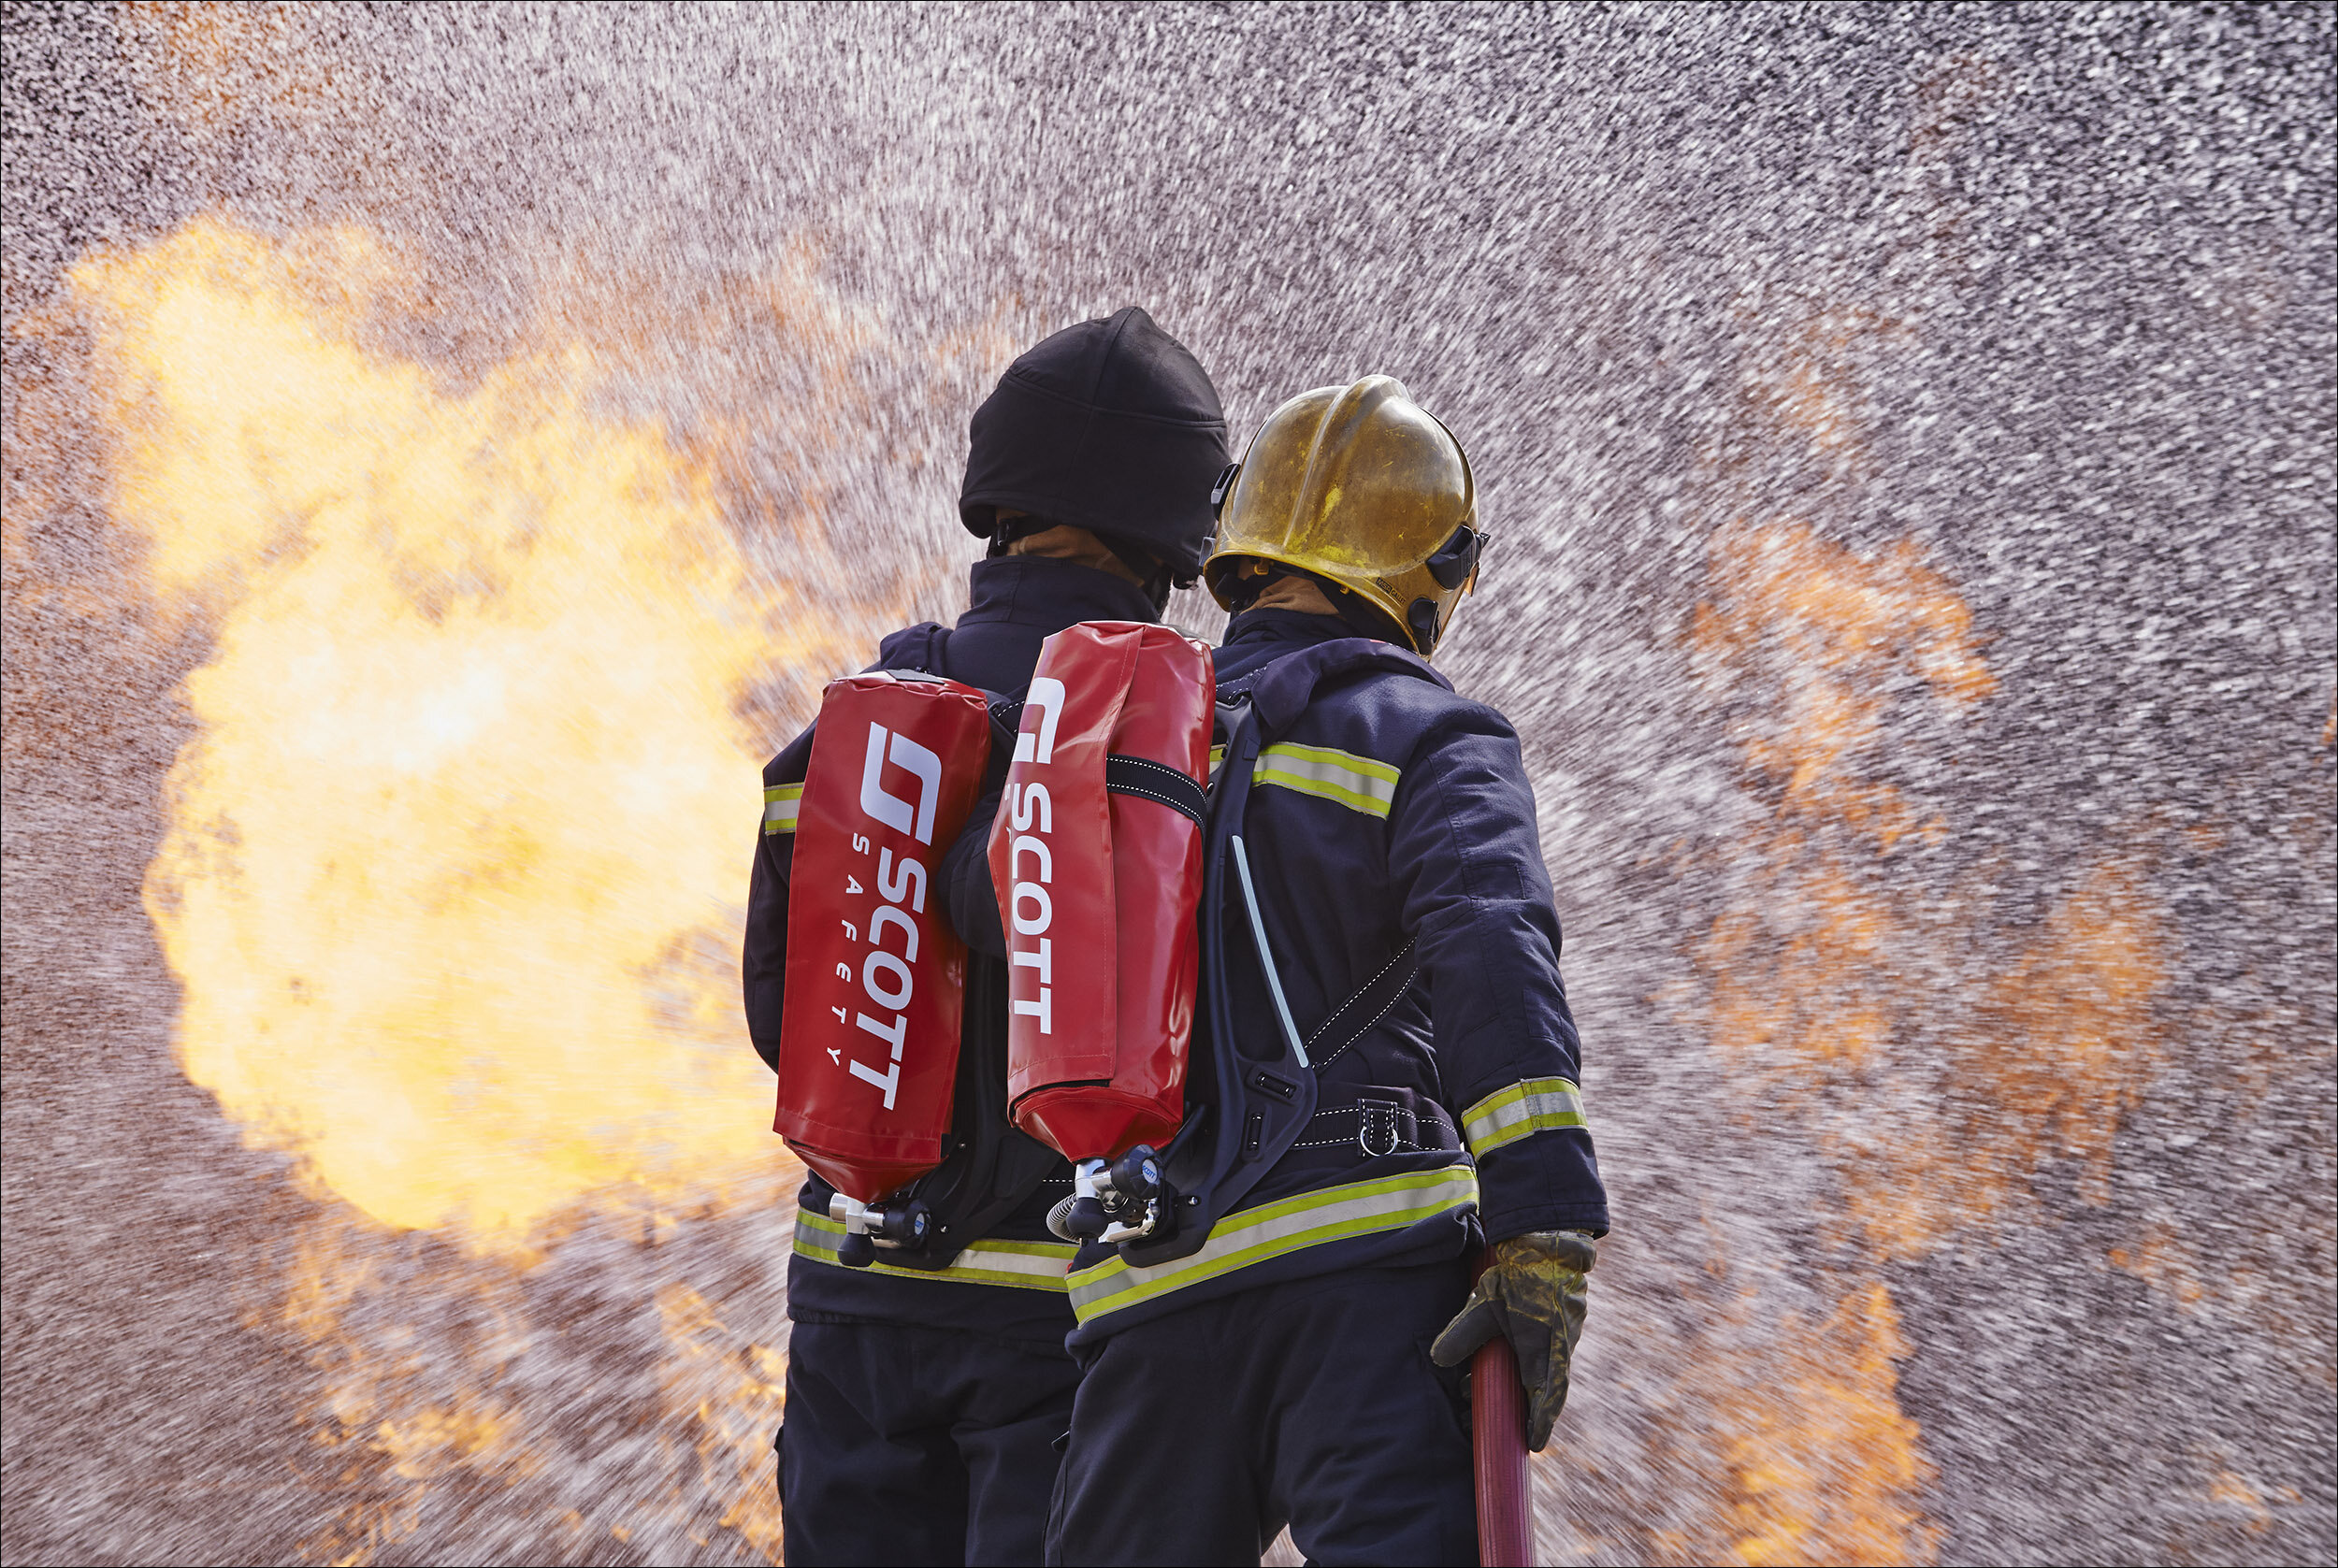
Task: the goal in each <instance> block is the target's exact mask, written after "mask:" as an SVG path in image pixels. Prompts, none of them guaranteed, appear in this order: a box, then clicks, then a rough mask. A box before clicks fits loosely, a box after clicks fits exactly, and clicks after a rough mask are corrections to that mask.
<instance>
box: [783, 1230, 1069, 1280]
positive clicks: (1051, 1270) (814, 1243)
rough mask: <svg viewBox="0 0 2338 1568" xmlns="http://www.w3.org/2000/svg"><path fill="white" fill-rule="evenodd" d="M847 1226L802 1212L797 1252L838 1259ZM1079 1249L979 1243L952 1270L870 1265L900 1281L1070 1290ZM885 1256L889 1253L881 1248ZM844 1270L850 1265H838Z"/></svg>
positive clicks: (875, 1271)
mask: <svg viewBox="0 0 2338 1568" xmlns="http://www.w3.org/2000/svg"><path fill="white" fill-rule="evenodd" d="M842 1240H844V1227H843V1226H842V1225H839V1224H837V1223H836V1221H834V1220H832V1219H830V1218H829V1217H828V1216H826V1215H821V1214H807V1213H806V1212H804V1211H803V1210H801V1209H798V1210H797V1211H796V1253H797V1255H798V1256H799V1257H802V1258H809V1259H813V1260H814V1261H815V1262H820V1263H836V1244H837V1243H838V1242H840V1241H842ZM1074 1250H1075V1249H1074V1248H1073V1247H1072V1246H1070V1245H1069V1244H1065V1243H1062V1242H1003V1241H999V1240H997V1239H996V1238H993V1239H990V1240H988V1241H980V1242H976V1243H975V1244H974V1245H972V1246H970V1247H968V1248H967V1249H966V1250H965V1251H963V1252H961V1253H960V1254H959V1255H958V1261H957V1262H955V1263H952V1264H951V1265H950V1266H949V1267H948V1268H946V1269H903V1268H899V1267H897V1266H895V1265H894V1264H891V1263H885V1262H877V1263H872V1264H870V1265H869V1270H868V1272H869V1273H873V1274H891V1275H893V1276H894V1277H895V1278H897V1279H954V1280H957V1281H958V1282H959V1283H960V1284H961V1285H1009V1286H1013V1287H1016V1288H1017V1289H1022V1290H1052V1291H1055V1292H1056V1293H1058V1294H1059V1295H1060V1294H1061V1293H1062V1291H1063V1290H1064V1288H1065V1286H1064V1277H1063V1276H1064V1273H1065V1271H1067V1270H1069V1269H1070V1268H1071V1266H1072V1253H1073V1251H1074ZM877 1256H878V1257H879V1258H880V1259H882V1258H883V1257H884V1256H885V1254H884V1253H882V1252H879V1253H878V1254H877ZM836 1266H837V1267H838V1268H842V1267H844V1265H843V1264H841V1263H837V1265H836Z"/></svg>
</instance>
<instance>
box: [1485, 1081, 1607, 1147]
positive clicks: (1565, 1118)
mask: <svg viewBox="0 0 2338 1568" xmlns="http://www.w3.org/2000/svg"><path fill="white" fill-rule="evenodd" d="M1590 1125H1591V1124H1590V1123H1589V1122H1587V1121H1585V1120H1584V1119H1583V1091H1582V1090H1580V1089H1579V1088H1577V1087H1576V1086H1574V1085H1573V1084H1571V1083H1569V1082H1568V1081H1567V1080H1566V1079H1565V1078H1529V1079H1527V1080H1526V1081H1525V1082H1524V1083H1523V1084H1512V1085H1511V1086H1509V1087H1508V1088H1506V1089H1500V1090H1497V1091H1495V1092H1494V1093H1493V1094H1490V1095H1488V1096H1486V1097H1485V1098H1484V1099H1483V1100H1479V1101H1478V1103H1477V1104H1475V1105H1472V1106H1471V1107H1470V1108H1469V1109H1468V1110H1466V1111H1464V1112H1463V1113H1462V1137H1463V1138H1464V1139H1465V1141H1466V1142H1467V1143H1468V1144H1469V1153H1470V1156H1471V1158H1476V1159H1483V1158H1485V1157H1486V1154H1487V1151H1489V1150H1492V1149H1498V1148H1500V1147H1501V1146H1502V1145H1503V1144H1515V1143H1517V1142H1518V1141H1519V1140H1520V1139H1521V1138H1523V1137H1525V1136H1526V1135H1527V1134H1529V1133H1533V1132H1541V1131H1544V1130H1547V1129H1551V1128H1556V1127H1589V1126H1590Z"/></svg>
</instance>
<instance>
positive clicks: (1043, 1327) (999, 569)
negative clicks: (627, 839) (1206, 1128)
mask: <svg viewBox="0 0 2338 1568" xmlns="http://www.w3.org/2000/svg"><path fill="white" fill-rule="evenodd" d="M971 434H972V451H971V452H970V453H969V455H968V458H967V465H966V481H965V485H964V488H963V490H962V491H961V493H960V500H959V512H960V517H961V519H962V520H963V521H964V523H965V525H966V527H967V530H968V531H969V532H971V533H973V534H974V535H975V536H977V537H978V538H981V539H986V540H988V543H989V548H988V551H987V553H986V554H985V557H984V558H983V559H982V560H979V561H977V562H975V563H974V573H973V584H972V595H971V602H970V603H969V606H968V608H967V610H966V611H965V613H963V614H962V615H960V617H959V619H958V624H957V625H956V626H954V627H944V626H939V625H935V624H931V623H929V624H927V625H924V626H911V627H908V628H906V629H904V630H902V631H898V632H895V633H894V634H892V635H891V636H889V637H888V638H886V639H885V640H884V641H883V643H882V644H881V649H880V653H879V656H878V659H877V662H876V664H875V665H874V666H873V668H875V669H903V670H906V669H920V670H926V671H929V672H931V673H934V674H939V675H945V676H948V677H949V678H951V679H953V680H956V681H960V682H963V683H966V684H968V685H971V686H975V687H979V688H981V689H983V690H985V691H987V692H989V693H991V694H993V695H994V696H996V697H999V698H1006V699H1010V700H1012V699H1019V698H1021V696H1022V694H1023V690H1024V688H1025V687H1026V686H1027V685H1028V684H1029V683H1030V681H1031V676H1032V668H1033V667H1034V666H1035V665H1036V664H1037V662H1038V658H1039V649H1040V644H1041V642H1042V641H1044V640H1046V638H1047V637H1048V636H1050V635H1051V634H1053V633H1055V632H1058V631H1061V630H1062V629H1063V628H1064V627H1066V626H1073V625H1075V624H1076V623H1078V622H1081V621H1092V620H1114V621H1152V620H1157V619H1159V617H1160V613H1161V611H1162V607H1163V605H1164V604H1165V603H1166V602H1167V599H1168V596H1169V590H1170V588H1171V587H1172V586H1173V585H1175V584H1179V583H1191V581H1193V579H1194V578H1195V577H1196V576H1197V575H1198V573H1199V572H1200V570H1201V566H1202V560H1203V555H1204V554H1205V551H1206V549H1207V547H1208V543H1209V539H1210V534H1211V531H1212V528H1213V519H1212V516H1211V504H1210V486H1211V482H1212V481H1213V480H1214V479H1215V478H1216V477H1217V475H1218V473H1219V472H1220V469H1221V468H1224V467H1225V465H1226V463H1227V460H1228V453H1227V447H1226V424H1225V417H1224V415H1223V413H1222V412H1221V411H1220V408H1219V403H1218V395H1217V392H1216V390H1215V389H1214V388H1213V387H1212V386H1211V385H1210V381H1209V377H1208V376H1207V375H1206V374H1205V373H1204V371H1203V369H1202V367H1201V366H1200V365H1199V364H1198V363H1197V362H1196V361H1195V360H1194V358H1193V356H1192V355H1191V353H1189V352H1187V351H1186V349H1185V348H1184V347H1183V345H1181V344H1179V343H1178V342H1177V341H1176V339H1175V338H1171V337H1170V336H1169V335H1168V334H1167V333H1164V332H1163V331H1162V330H1161V328H1160V327H1158V326H1157V325H1155V324H1154V323H1153V321H1152V318H1151V317H1149V316H1147V314H1146V313H1145V312H1144V311H1143V310H1141V309H1136V308H1134V307H1133V306H1132V307H1130V308H1128V309H1123V310H1120V311H1119V312H1118V313H1117V314H1115V315H1113V316H1111V317H1109V318H1107V319H1104V320H1101V321H1089V322H1082V323H1080V324H1077V325H1075V326H1072V327H1068V328H1066V329H1064V330H1063V331H1061V332H1059V333H1057V334H1055V335H1054V336H1053V337H1051V338H1047V339H1046V341H1044V342H1042V343H1040V344H1039V345H1038V346H1037V347H1035V348H1033V349H1032V350H1031V351H1030V352H1027V353H1025V354H1024V355H1023V356H1022V357H1021V358H1020V359H1017V361H1016V362H1015V363H1014V364H1013V365H1012V366H1010V367H1008V369H1007V371H1006V374H1005V375H1004V376H1003V377H1002V378H1001V379H1000V381H999V384H998V387H997V389H996V390H995V391H994V392H992V394H991V395H990V396H989V399H988V400H986V401H985V402H984V403H983V405H982V406H981V408H979V409H978V410H975V413H974V422H973V425H972V431H971ZM811 753H812V733H811V731H810V730H806V731H805V732H804V733H803V734H802V735H801V736H799V737H797V738H796V739H795V740H794V741H791V742H790V743H789V744H788V745H787V747H786V748H785V749H784V750H782V751H781V752H780V754H779V755H777V756H775V757H773V758H772V761H771V763H770V765H769V766H768V767H766V768H765V769H764V770H763V784H764V798H765V801H766V809H765V813H764V820H763V824H762V832H761V835H760V837H759V839H758V845H757V850H756V856H755V870H754V876H753V883H752V890H751V892H750V895H749V900H748V911H747V928H746V941H745V950H744V958H743V977H744V984H745V995H746V1013H747V1023H748V1029H749V1032H750V1034H751V1035H752V1037H753V1039H754V1043H755V1048H756V1050H757V1052H758V1054H759V1055H760V1056H761V1057H763V1060H764V1062H765V1063H766V1064H767V1065H775V1064H776V1062H777V1059H778V1051H779V1027H780V1015H781V998H782V986H783V983H784V979H785V974H786V968H787V893H788V873H789V867H790V863H791V857H792V853H793V849H794V842H795V841H794V834H793V826H794V819H793V814H792V810H791V807H792V803H793V799H794V798H795V796H796V795H798V794H800V793H801V784H802V782H803V779H804V774H805V770H806V767H807V764H808V763H809V761H810V757H811ZM1002 760H1003V759H1002ZM995 809H996V797H995V794H994V795H993V796H992V797H991V798H989V800H986V801H985V802H982V803H980V804H978V805H977V806H976V808H975V815H974V822H973V824H972V825H971V827H972V829H973V830H971V831H970V832H969V833H968V834H967V835H966V839H965V841H964V843H965V844H967V845H971V846H974V849H975V850H976V851H978V847H979V843H980V840H981V837H982V834H981V831H980V829H982V828H983V827H987V826H988V823H989V816H990V814H991V813H992V812H993V811H995ZM939 880H940V882H941V884H942V885H943V887H944V888H945V889H946V890H948V891H949V893H950V895H951V896H950V898H949V902H950V904H951V906H952V908H953V909H954V910H957V909H960V908H969V907H971V908H974V909H978V910H980V911H981V912H982V913H985V914H987V916H988V918H989V920H990V921H991V922H992V923H993V924H995V922H996V919H997V915H996V913H995V904H994V902H993V901H992V899H991V898H990V896H989V873H988V871H987V870H986V869H985V868H984V866H983V865H982V863H981V859H980V856H979V854H978V852H977V853H961V854H958V855H955V856H953V857H952V858H951V860H950V861H948V862H946V863H945V866H944V868H943V870H942V875H941V877H940V879H939ZM960 883H962V884H964V885H965V886H966V893H967V895H969V896H970V897H969V896H960V893H959V891H958V885H959V884H960ZM1006 997H1007V980H1006V967H1005V965H1004V963H1003V962H1002V961H1000V960H999V959H997V958H995V957H987V956H985V954H983V953H982V952H975V953H973V954H970V955H969V958H968V965H967V977H966V1003H965V1018H964V1032H963V1037H962V1040H963V1043H962V1045H961V1048H960V1066H959V1081H958V1089H957V1097H956V1102H955V1112H954V1125H953V1131H952V1138H951V1144H952V1145H954V1149H953V1152H952V1153H951V1154H950V1155H949V1157H948V1158H947V1159H946V1160H945V1163H944V1164H943V1166H942V1167H941V1168H940V1169H939V1170H937V1171H935V1172H933V1173H932V1174H931V1175H930V1176H927V1177H925V1178H923V1179H922V1180H921V1181H920V1182H919V1183H918V1184H917V1187H916V1188H915V1189H914V1190H915V1192H916V1195H917V1196H919V1197H920V1198H921V1199H922V1200H923V1201H927V1202H928V1203H930V1204H931V1207H932V1209H933V1211H934V1213H935V1216H936V1219H937V1224H936V1234H937V1237H938V1239H937V1240H935V1241H934V1242H932V1243H931V1244H929V1245H928V1246H927V1247H925V1248H924V1249H923V1250H921V1251H918V1252H910V1251H907V1250H899V1251H896V1250H888V1251H886V1252H885V1253H883V1254H881V1255H880V1258H881V1260H879V1261H876V1262H873V1263H869V1262H865V1261H862V1259H865V1258H866V1257H867V1250H866V1244H865V1242H864V1241H862V1239H861V1238H854V1239H853V1240H854V1242H859V1243H861V1246H862V1250H861V1251H859V1253H856V1252H855V1251H854V1249H853V1245H852V1244H851V1243H848V1242H847V1241H846V1238H845V1234H844V1227H842V1226H840V1225H838V1224H837V1223H836V1222H835V1221H834V1220H833V1219H831V1218H830V1198H831V1197H832V1194H831V1193H830V1191H829V1190H828V1188H827V1187H825V1186H824V1185H823V1184H822V1183H821V1182H819V1181H818V1180H817V1179H816V1178H815V1179H813V1180H811V1181H809V1182H807V1183H806V1185H805V1187H804V1189H803V1191H802V1193H801V1195H800V1197H799V1200H798V1218H797V1222H796V1239H795V1252H794V1257H793V1258H792V1259H791V1260H790V1261H789V1264H788V1269H787V1311H788V1316H789V1317H790V1318H792V1319H793V1320H794V1325H795V1326H794V1329H793V1331H792V1335H791V1338H790V1341H789V1345H788V1358H787V1413H786V1424H785V1425H784V1426H783V1427H782V1428H781V1430H780V1436H779V1439H778V1441H777V1443H776V1445H775V1446H776V1447H777V1448H778V1450H779V1488H780V1499H781V1506H782V1510H783V1517H784V1519H785V1525H786V1532H787V1535H786V1555H787V1561H789V1562H790V1563H800V1564H811V1563H846V1562H868V1563H908V1562H968V1563H980V1562H1036V1561H1039V1558H1040V1553H1041V1549H1042V1541H1043V1538H1044V1535H1045V1532H1046V1513H1047V1501H1048V1495H1049V1492H1050V1490H1051V1489H1052V1488H1053V1486H1054V1483H1055V1476H1056V1468H1057V1463H1058V1456H1057V1452H1056V1449H1055V1446H1054V1445H1055V1442H1056V1440H1057V1439H1058V1438H1059V1437H1060V1436H1061V1434H1062V1432H1063V1431H1064V1430H1065V1428H1066V1427H1067V1426H1068V1425H1069V1424H1070V1418H1071V1409H1072V1393H1073V1387H1074V1385H1075V1382H1076V1381H1077V1377H1078V1373H1077V1370H1076V1368H1075V1365H1074V1363H1073V1361H1072V1359H1071V1358H1070V1357H1069V1356H1068V1355H1066V1354H1065V1352H1064V1349H1063V1340H1064V1336H1065V1335H1066V1334H1067V1333H1068V1332H1069V1331H1071V1329H1072V1327H1073V1317H1072V1311H1071V1308H1070V1305H1069V1303H1068V1301H1067V1297H1066V1286H1065V1281H1064V1271H1065V1268H1066V1266H1067V1265H1068V1264H1069V1262H1070V1260H1071V1258H1072V1248H1071V1247H1070V1246H1068V1245H1065V1244H1062V1243H1061V1242H1059V1241H1058V1240H1057V1239H1056V1238H1055V1237H1054V1236H1053V1235H1051V1234H1050V1233H1049V1232H1048V1230H1047V1228H1046V1214H1047V1210H1048V1208H1049V1206H1050V1205H1051V1204H1052V1203H1053V1202H1054V1201H1055V1200H1056V1199H1058V1198H1060V1197H1061V1196H1063V1195H1064V1194H1065V1193H1066V1192H1067V1191H1068V1190H1069V1189H1070V1187H1071V1177H1070V1172H1069V1171H1068V1169H1067V1168H1066V1167H1065V1165H1064V1164H1063V1162H1062V1161H1061V1159H1060V1158H1057V1157H1056V1156H1055V1155H1054V1153H1053V1151H1051V1150H1049V1149H1047V1148H1046V1147H1045V1146H1044V1145H1042V1144H1038V1143H1036V1142H1034V1141H1032V1139H1030V1138H1027V1137H1025V1136H1024V1135H1023V1134H1021V1133H1020V1132H1017V1131H1016V1130H1014V1129H1013V1128H1012V1127H1011V1126H1010V1125H1009V1123H1008V1122H1007V1120H1006V1116H1005V1114H1004V1112H1005V1103H1004V1102H1005V1093H1006ZM945 1227H946V1229H945ZM840 1254H841V1256H840ZM853 1263H859V1265H860V1266H858V1267H852V1266H847V1265H848V1264H853Z"/></svg>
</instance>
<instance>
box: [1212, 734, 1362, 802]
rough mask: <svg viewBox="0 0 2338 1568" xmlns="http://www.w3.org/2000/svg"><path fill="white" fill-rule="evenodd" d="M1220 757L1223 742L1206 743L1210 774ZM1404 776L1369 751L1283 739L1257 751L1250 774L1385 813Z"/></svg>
mask: <svg viewBox="0 0 2338 1568" xmlns="http://www.w3.org/2000/svg"><path fill="white" fill-rule="evenodd" d="M1225 760H1226V748H1225V747H1223V746H1212V747H1211V748H1210V752H1209V770H1210V773H1211V775H1212V776H1213V777H1214V776H1216V774H1217V772H1218V770H1219V768H1220V765H1222V764H1223V763H1224V762H1225ZM1403 777H1404V775H1403V773H1402V772H1401V771H1400V770H1397V769H1394V768H1392V767H1390V766H1389V765H1388V764H1387V763H1385V762H1380V761H1377V760H1375V759H1374V758H1372V757H1368V756H1358V755H1356V754H1355V753H1353V752H1343V751H1339V750H1337V749H1335V748H1334V747H1331V746H1302V745H1297V744H1294V743H1292V742H1291V741H1279V742H1277V744H1275V745H1272V746H1268V747H1267V748H1265V749H1264V750H1263V751H1262V752H1260V753H1259V754H1258V766H1257V768H1256V769H1255V770H1252V772H1251V774H1250V778H1251V781H1252V782H1253V783H1254V784H1272V785H1274V786H1276V787H1277V788H1280V789H1289V790H1295V791H1296V792H1298V793H1299V794H1301V795H1312V796H1314V797H1315V798H1317V799H1319V800H1330V801H1332V802H1334V803H1335V804H1337V805H1342V806H1345V807H1347V808H1348V809H1349V811H1351V812H1362V813H1364V815H1366V816H1377V817H1386V816H1387V815H1388V809H1389V807H1390V806H1391V805H1393V804H1394V802H1395V799H1396V785H1397V782H1398V781H1399V780H1400V779H1402V778H1403Z"/></svg>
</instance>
